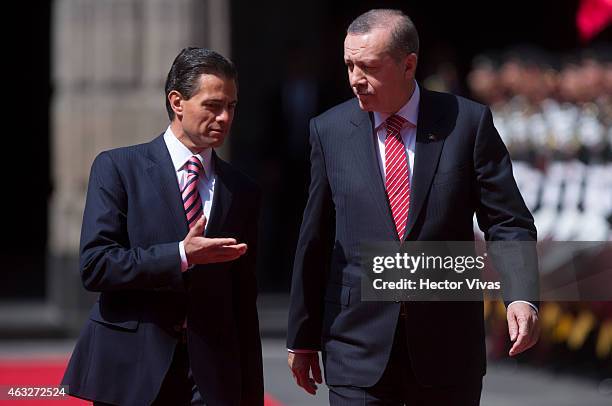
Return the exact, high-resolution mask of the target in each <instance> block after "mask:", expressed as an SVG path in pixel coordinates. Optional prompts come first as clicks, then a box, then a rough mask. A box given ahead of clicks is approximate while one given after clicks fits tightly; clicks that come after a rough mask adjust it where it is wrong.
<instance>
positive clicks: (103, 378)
mask: <svg viewBox="0 0 612 406" xmlns="http://www.w3.org/2000/svg"><path fill="white" fill-rule="evenodd" d="M236 80H237V74H236V70H235V67H234V65H233V64H232V62H230V61H229V60H227V59H226V58H224V57H223V56H221V55H219V54H218V53H216V52H214V51H210V50H207V49H203V48H186V49H184V50H182V51H181V52H180V54H179V55H178V56H177V57H176V59H175V60H174V63H173V64H172V67H171V69H170V72H169V73H168V78H167V81H166V87H165V95H166V109H167V111H168V115H169V117H170V121H171V123H170V126H169V127H168V128H167V130H166V131H165V133H163V134H162V135H160V136H159V137H157V138H155V139H154V140H153V141H151V142H149V143H147V144H142V145H135V146H131V147H126V148H119V149H114V150H111V151H106V152H102V153H101V154H100V155H98V157H97V158H96V159H95V161H94V163H93V166H92V169H91V175H90V179H89V188H88V192H87V202H86V206H85V213H84V216H83V227H82V232H81V248H80V269H81V277H82V280H83V284H84V286H85V288H86V289H87V290H90V291H95V292H100V296H99V299H98V301H97V302H96V303H95V305H94V307H93V309H92V310H91V313H90V316H89V319H88V320H87V322H86V324H85V327H84V329H83V331H82V332H81V335H80V337H79V339H78V342H77V344H76V348H75V349H74V353H73V354H72V358H71V359H70V363H69V365H68V368H67V370H66V373H65V376H64V380H63V384H65V385H69V393H70V394H71V395H73V396H77V397H80V398H84V399H89V400H93V401H94V404H96V405H106V404H112V405H138V406H141V405H150V404H154V405H204V404H205V405H209V406H214V405H223V406H225V405H241V406H247V405H248V406H252V405H263V377H262V360H261V341H260V336H259V325H258V318H257V309H256V306H255V301H256V296H257V292H256V282H255V273H254V272H255V253H256V250H257V247H256V246H257V222H258V217H259V200H260V198H259V197H260V196H259V195H260V193H259V189H258V188H257V187H256V185H255V184H254V183H253V182H251V181H250V180H249V179H248V178H247V177H246V176H245V175H243V174H242V173H240V172H238V171H237V170H236V169H234V168H233V167H232V166H231V165H230V164H228V163H227V162H224V161H223V160H221V159H220V158H219V157H217V155H216V153H215V151H214V148H216V147H219V146H221V145H222V144H223V142H224V140H225V138H226V137H227V135H228V133H229V131H230V128H231V124H232V120H233V117H234V111H235V108H236V103H237V83H236Z"/></svg>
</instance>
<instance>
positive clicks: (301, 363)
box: [287, 351, 323, 395]
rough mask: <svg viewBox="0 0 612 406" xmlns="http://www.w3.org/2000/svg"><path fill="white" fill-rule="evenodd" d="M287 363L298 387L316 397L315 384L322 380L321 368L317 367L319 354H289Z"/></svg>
mask: <svg viewBox="0 0 612 406" xmlns="http://www.w3.org/2000/svg"><path fill="white" fill-rule="evenodd" d="M287 362H288V363H289V369H291V372H292V373H293V378H295V382H296V383H297V384H298V386H301V387H302V388H304V390H305V391H306V392H308V393H310V394H311V395H316V394H317V385H316V384H315V382H316V383H322V382H323V379H321V367H320V366H319V353H318V352H315V351H313V352H300V353H294V352H289V356H288V358H287ZM310 371H312V378H311V377H310Z"/></svg>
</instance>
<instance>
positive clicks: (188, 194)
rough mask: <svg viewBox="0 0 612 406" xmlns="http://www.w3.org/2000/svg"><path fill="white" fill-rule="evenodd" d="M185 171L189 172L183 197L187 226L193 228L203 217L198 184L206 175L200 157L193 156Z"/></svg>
mask: <svg viewBox="0 0 612 406" xmlns="http://www.w3.org/2000/svg"><path fill="white" fill-rule="evenodd" d="M185 170H186V171H187V181H186V182H185V186H184V187H183V190H182V191H181V195H182V197H183V207H184V208H185V216H186V217H187V224H188V225H189V228H192V227H193V226H195V224H196V223H197V221H198V219H199V218H200V216H201V215H202V198H201V197H200V192H198V183H199V179H200V175H201V174H203V173H204V168H203V167H202V163H201V162H200V160H199V159H198V157H196V156H195V155H193V156H192V157H191V158H189V161H187V163H186V164H185Z"/></svg>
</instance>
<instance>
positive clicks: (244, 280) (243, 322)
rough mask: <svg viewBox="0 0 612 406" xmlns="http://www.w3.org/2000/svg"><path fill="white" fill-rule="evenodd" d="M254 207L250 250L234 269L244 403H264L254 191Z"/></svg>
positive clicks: (256, 194)
mask: <svg viewBox="0 0 612 406" xmlns="http://www.w3.org/2000/svg"><path fill="white" fill-rule="evenodd" d="M252 197H253V200H252V201H253V205H252V207H253V209H252V210H251V212H250V214H249V217H248V219H249V223H248V226H247V231H246V237H245V241H244V242H246V243H247V246H248V250H247V253H246V254H245V255H244V256H243V257H242V258H240V259H238V260H237V261H236V265H235V267H234V269H233V270H232V271H231V272H232V276H233V277H234V287H235V292H234V293H235V294H234V300H235V307H234V308H235V309H236V310H235V317H236V320H237V326H238V336H239V340H240V364H241V365H240V367H241V368H240V371H241V390H242V394H241V404H242V405H244V406H251V405H253V406H263V404H264V392H263V387H264V384H263V364H262V355H261V338H260V333H259V319H258V316H257V281H256V278H255V270H256V263H257V246H258V244H257V240H258V223H259V213H260V202H261V193H260V192H259V190H257V191H254V192H253V196H252Z"/></svg>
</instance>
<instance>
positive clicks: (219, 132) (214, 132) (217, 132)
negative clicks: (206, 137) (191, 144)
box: [208, 130, 225, 137]
mask: <svg viewBox="0 0 612 406" xmlns="http://www.w3.org/2000/svg"><path fill="white" fill-rule="evenodd" d="M208 134H210V135H212V136H215V137H220V136H223V135H224V134H225V131H224V130H208Z"/></svg>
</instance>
